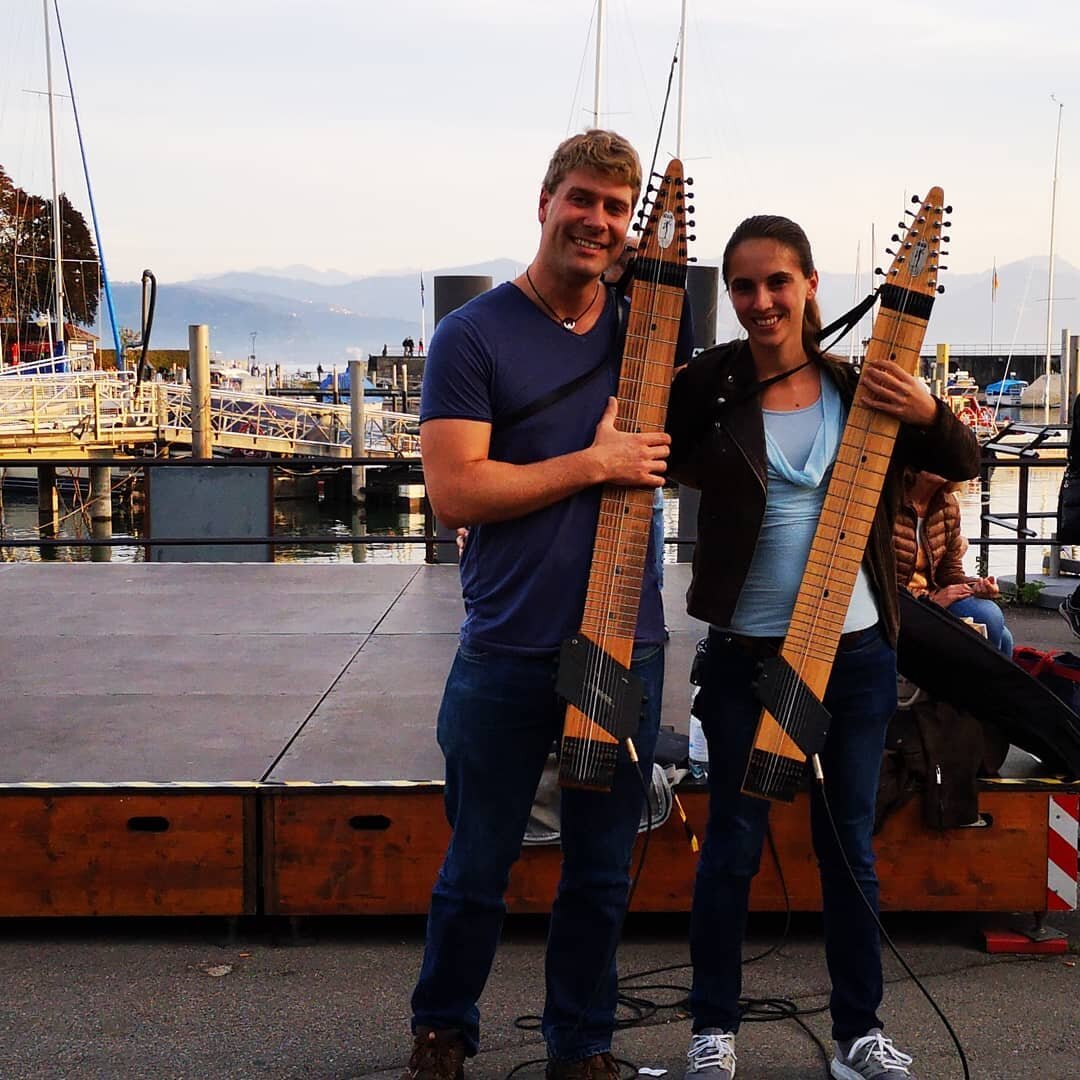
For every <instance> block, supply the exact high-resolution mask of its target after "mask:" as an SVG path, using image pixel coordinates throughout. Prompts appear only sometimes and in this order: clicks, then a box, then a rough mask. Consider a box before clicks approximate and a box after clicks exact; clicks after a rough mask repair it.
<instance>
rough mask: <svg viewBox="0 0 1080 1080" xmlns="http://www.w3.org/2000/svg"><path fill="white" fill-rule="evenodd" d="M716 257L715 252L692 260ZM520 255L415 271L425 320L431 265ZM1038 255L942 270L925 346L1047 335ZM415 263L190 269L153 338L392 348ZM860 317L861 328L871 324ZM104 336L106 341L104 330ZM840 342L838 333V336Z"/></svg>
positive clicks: (225, 350)
mask: <svg viewBox="0 0 1080 1080" xmlns="http://www.w3.org/2000/svg"><path fill="white" fill-rule="evenodd" d="M702 263H703V264H706V265H708V264H711V265H718V264H719V259H716V260H704V259H703V260H702ZM521 270H522V264H521V263H516V262H514V261H513V260H511V259H496V260H493V261H491V262H486V263H480V264H475V265H472V266H460V267H450V268H446V269H443V270H436V271H431V272H425V274H424V277H423V280H424V296H425V312H426V329H427V334H428V335H429V336H430V334H431V332H432V330H433V329H434V327H433V321H434V288H433V279H434V278H435V277H438V276H440V275H454V274H482V275H488V276H490V277H491V278H492V279H493V281H494V282H495V283H496V284H498V283H499V282H501V281H508V280H510V279H511V278H513V277H515V276H516V275H517V274H519V273H520V272H521ZM1046 271H1047V260H1046V256H1031V257H1029V258H1027V259H1023V260H1020V261H1018V262H1013V263H1009V264H1007V265H1005V266H1001V267H999V268H998V270H997V275H998V286H999V287H998V289H997V296H996V300H995V301H994V302H993V303H992V302H991V279H992V272H991V271H990V270H984V271H982V272H981V273H974V274H952V273H945V274H944V276H943V278H942V282H943V283H944V284H945V286H946V293H945V295H944V296H942V297H939V299H938V301H937V302H936V303H935V306H934V312H933V317H932V318H931V320H930V326H929V330H928V332H927V337H926V345H927V347H930V346H933V345H935V344H937V343H938V342H948V343H949V344H951V345H954V346H956V345H979V346H985V345H988V344H990V341H991V320H993V344H994V345H995V347H996V348H997V349H1001V350H1003V351H1008V349H1009V347H1010V346H1011V345H1013V344H1015V345H1016V346H1017V349H1018V351H1019V349H1020V347H1021V346H1026V347H1027V349H1026V350H1024V351H1029V352H1030V351H1034V350H1035V349H1037V348H1039V347H1044V346H1045V343H1046V306H1045V304H1046V277H1047V274H1046ZM1054 273H1055V282H1054V297H1055V299H1054V310H1053V316H1054V330H1053V337H1052V340H1053V342H1054V351H1055V352H1056V350H1057V343H1058V342H1059V341H1060V336H1061V329H1060V328H1062V327H1069V328H1070V329H1072V330H1073V331H1074V332H1080V270H1078V269H1077V268H1076V267H1074V266H1072V265H1070V264H1069V263H1067V262H1065V261H1064V260H1063V259H1057V260H1055V268H1054ZM420 280H421V278H420V273H419V271H413V272H410V273H402V274H392V275H382V276H376V277H363V278H350V277H349V276H348V275H347V274H345V273H343V272H341V271H335V270H331V271H320V270H313V269H311V268H309V267H304V266H288V267H284V268H282V269H272V268H266V267H260V268H259V269H256V270H251V271H235V272H230V273H226V274H217V275H210V276H204V277H198V278H195V279H193V280H191V281H182V282H176V283H164V282H163V283H159V285H158V295H157V305H156V311H155V315H154V326H153V333H152V345H153V347H154V348H157V349H183V348H187V337H188V329H187V328H188V326H189V325H190V324H192V323H206V324H208V325H209V327H210V347H211V350H212V351H213V352H214V353H220V354H221V356H222V357H223V358H227V359H239V358H241V357H245V356H248V355H249V354H250V353H251V351H252V336H251V335H252V334H253V333H254V334H255V341H254V347H255V353H256V356H257V358H258V360H259V361H260V362H261V363H280V364H283V365H286V366H288V367H306V368H314V367H315V366H316V365H319V364H321V365H322V366H323V367H324V368H329V367H331V366H333V365H338V366H344V365H345V364H346V363H347V362H348V361H349V360H350V359H362V358H364V357H366V355H367V354H368V353H377V352H380V351H381V350H382V347H383V345H387V346H388V347H389V349H390V351H391V352H395V351H397V350H399V349H400V343H401V341H402V339H404V338H405V337H407V336H411V337H413V338H414V339H419V338H420V337H421V336H422V334H421V330H420V302H421V296H420ZM871 287H872V286H871V284H870V282H869V280H868V279H867V277H866V275H864V278H863V280H862V281H861V282H860V283H859V287H858V289H856V280H855V276H854V275H853V274H833V273H826V272H822V274H821V285H820V288H819V291H818V296H819V299H820V302H821V308H822V316H823V318H824V320H825V321H826V322H829V321H831V320H832V319H833V318H836V317H837V316H839V315H841V314H842V313H843V312H844V311H846V310H847V309H848V308H849V307H851V306H852V305H853V304H854V303H855V301H856V299H857V298H859V297H862V296H864V295H866V293H867V292H869V290H870V288H871ZM113 296H114V301H115V304H116V310H117V319H118V321H119V322H120V324H121V326H128V327H133V328H134V327H137V326H138V325H139V319H140V316H139V312H140V310H141V288H140V286H139V285H138V284H136V283H127V282H121V283H118V284H114V286H113ZM717 324H718V325H717V340H720V341H723V340H726V339H728V338H732V337H736V336H737V335H738V330H739V327H738V325H737V323H736V322H735V318H734V315H733V313H732V311H731V305H730V304H729V303H728V302H727V298H726V295H725V294H724V293H723V291H721V295H720V303H719V314H718V319H717ZM869 326H870V322H869V318H868V317H867V319H865V320H864V323H863V327H862V333H863V334H868V333H869ZM106 343H107V342H106ZM836 348H837V350H838V351H840V352H844V351H846V348H847V345H846V342H844V343H841V344H839V345H837V346H836Z"/></svg>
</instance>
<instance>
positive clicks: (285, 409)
mask: <svg viewBox="0 0 1080 1080" xmlns="http://www.w3.org/2000/svg"><path fill="white" fill-rule="evenodd" d="M351 423H352V422H351V413H350V408H349V406H347V405H331V404H325V403H322V402H319V401H312V402H305V401H296V400H291V401H285V400H283V399H281V398H276V397H274V396H273V395H266V394H248V393H244V392H242V391H233V390H219V389H214V390H211V393H210V428H211V431H212V433H213V441H214V443H215V444H216V445H217V446H220V447H222V448H224V449H230V450H260V451H266V452H271V453H280V454H310V455H316V456H326V457H335V458H341V457H345V456H348V455H349V454H351V453H352V431H351ZM45 435H48V436H50V437H51V439H52V440H53V443H54V445H55V444H56V443H57V442H63V441H64V440H65V439H67V440H70V442H71V444H72V449H73V450H74V449H77V448H81V447H84V446H86V444H87V443H88V442H94V443H97V444H101V443H105V444H111V445H120V444H124V443H138V442H150V441H163V442H174V443H179V444H184V445H190V443H191V388H190V386H188V385H180V384H178V383H161V382H150V383H142V384H140V385H139V386H138V387H137V388H136V386H135V382H134V379H133V378H132V376H131V374H130V373H127V372H122V373H119V374H118V373H116V372H103V371H90V372H77V373H68V374H59V375H48V376H35V377H33V378H4V379H0V449H7V450H9V451H12V452H17V451H18V450H25V449H28V448H29V446H28V440H30V439H36V438H38V437H41V436H45ZM362 445H363V449H364V451H365V452H369V453H374V454H378V455H385V456H388V457H402V456H408V455H410V454H416V453H418V452H419V449H420V436H419V422H418V418H417V417H416V416H415V415H413V414H411V413H397V412H388V411H385V410H381V409H375V408H372V409H370V410H365V414H364V439H363V443H362Z"/></svg>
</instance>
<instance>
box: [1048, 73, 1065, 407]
mask: <svg viewBox="0 0 1080 1080" xmlns="http://www.w3.org/2000/svg"><path fill="white" fill-rule="evenodd" d="M1050 100H1051V101H1053V102H1055V104H1056V105H1057V107H1058V121H1057V139H1056V141H1055V142H1054V181H1053V183H1052V184H1051V186H1050V271H1049V274H1048V278H1047V284H1046V400H1045V402H1044V414H1043V422H1044V423H1046V424H1049V423H1050V335H1051V334H1052V333H1053V326H1054V211H1055V209H1056V207H1057V181H1058V153H1059V151H1060V150H1061V113H1062V110H1063V109H1064V108H1065V106H1064V105H1063V104H1062V103H1061V102H1060V101H1058V100H1057V99H1056V98H1055V97H1054V95H1053V94H1051V95H1050ZM1066 362H1067V358H1066V356H1065V355H1064V353H1063V354H1062V357H1061V373H1062V374H1061V382H1062V388H1064V385H1065V364H1066ZM1062 404H1064V399H1063V400H1062Z"/></svg>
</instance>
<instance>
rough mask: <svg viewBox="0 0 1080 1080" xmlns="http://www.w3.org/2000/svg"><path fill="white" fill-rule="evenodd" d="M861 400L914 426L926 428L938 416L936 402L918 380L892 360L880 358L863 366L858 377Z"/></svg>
mask: <svg viewBox="0 0 1080 1080" xmlns="http://www.w3.org/2000/svg"><path fill="white" fill-rule="evenodd" d="M859 385H860V386H861V387H862V392H863V403H864V404H866V405H869V406H870V407H871V408H872V409H877V410H878V411H879V412H883V413H888V414H889V416H895V417H896V419H897V420H900V421H901V422H903V423H905V424H911V425H913V426H914V427H929V426H930V424H932V423H933V422H934V417H935V416H936V415H937V403H936V402H935V401H934V398H933V395H931V393H930V391H929V390H927V388H926V386H925V385H924V384H923V382H922V380H921V379H917V378H916V377H915V376H914V375H912V374H910V373H909V372H907V371H905V370H904V369H903V368H902V367H901V366H900V365H899V364H895V363H893V362H892V361H891V360H879V361H877V362H876V363H874V364H867V366H866V367H864V368H863V371H862V377H861V378H860V380H859Z"/></svg>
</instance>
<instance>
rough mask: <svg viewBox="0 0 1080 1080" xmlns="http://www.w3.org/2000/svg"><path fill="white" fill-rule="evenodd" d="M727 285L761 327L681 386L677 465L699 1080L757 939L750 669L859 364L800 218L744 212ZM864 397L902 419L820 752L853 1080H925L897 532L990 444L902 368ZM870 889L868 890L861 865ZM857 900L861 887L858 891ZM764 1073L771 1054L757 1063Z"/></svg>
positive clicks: (726, 1041)
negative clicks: (693, 755) (911, 965)
mask: <svg viewBox="0 0 1080 1080" xmlns="http://www.w3.org/2000/svg"><path fill="white" fill-rule="evenodd" d="M723 278H724V284H725V285H726V286H727V289H728V293H729V295H730V297H731V303H732V306H733V307H734V309H735V314H736V316H737V318H738V320H739V323H740V324H741V325H742V327H743V329H744V330H745V331H746V338H745V339H741V340H738V341H734V342H729V343H727V344H725V345H720V346H717V347H715V348H713V349H709V350H707V351H706V352H704V353H702V354H701V355H700V356H698V357H696V358H695V359H694V360H693V361H691V363H690V364H689V365H688V366H687V367H686V368H685V369H683V371H682V372H681V373H680V374H679V376H678V377H677V378H676V380H675V382H674V384H673V386H672V395H671V406H670V412H669V420H668V430H669V431H670V432H671V436H672V444H671V457H670V458H669V462H668V472H669V474H670V475H673V476H674V477H675V478H676V479H678V480H679V481H680V482H682V483H685V484H690V485H691V486H693V487H697V488H700V489H701V502H700V507H699V512H698V533H697V535H698V540H697V547H696V549H695V551H694V571H693V579H692V582H691V585H690V589H689V592H688V594H687V607H688V610H689V613H690V614H691V615H692V616H694V617H695V618H698V619H701V620H702V621H704V622H707V623H709V624H710V630H709V638H708V653H707V656H706V660H705V664H704V669H705V670H704V674H703V676H702V680H701V684H700V690H699V691H698V694H697V697H696V699H695V704H694V712H695V713H696V714H697V715H698V716H699V717H700V719H701V721H702V726H703V727H704V730H705V734H706V737H707V739H708V742H709V821H708V827H707V831H706V837H705V844H704V847H703V848H702V852H701V858H700V861H699V863H698V874H697V881H696V884H695V889H694V901H693V909H692V915H691V923H690V950H691V959H692V961H693V966H694V978H693V987H692V990H691V994H690V1007H691V1012H692V1014H693V1035H692V1038H691V1043H690V1050H689V1054H688V1059H689V1066H688V1068H687V1072H686V1076H687V1078H688V1080H691V1078H692V1080H731V1078H732V1077H733V1076H734V1075H735V1035H736V1032H737V1031H738V1028H739V1020H740V1005H739V997H740V991H741V980H740V965H741V961H742V937H743V930H744V927H745V925H746V914H747V907H748V900H749V894H750V882H751V879H752V878H753V876H754V874H756V873H757V870H758V865H759V861H760V855H761V846H762V842H763V840H764V837H765V830H766V826H767V822H768V814H769V803H768V802H767V801H765V800H762V799H757V798H752V797H750V796H746V795H743V794H742V793H741V791H740V787H741V784H742V780H743V776H744V774H745V771H746V766H747V761H748V759H749V755H750V748H751V745H752V743H753V737H754V731H755V728H756V726H757V720H758V717H759V715H760V713H761V704H760V702H759V701H758V699H757V697H756V696H755V694H754V690H753V686H752V684H753V681H754V679H755V677H756V668H757V664H758V662H759V661H760V660H762V659H763V658H765V657H768V656H770V655H775V654H776V653H777V652H778V651H779V649H780V646H781V644H782V642H783V639H784V636H785V635H786V633H787V631H788V624H789V622H790V619H791V612H792V608H793V607H794V603H795V596H796V594H797V592H798V589H799V585H800V583H801V581H802V577H803V571H804V569H805V566H806V560H807V555H808V553H809V550H810V544H811V542H812V540H813V537H814V532H815V530H816V528H817V524H818V518H819V517H820V515H821V507H822V504H823V501H824V498H825V492H826V489H827V487H828V484H829V477H830V475H831V471H832V464H833V460H834V458H835V456H836V452H837V447H838V446H839V444H840V439H841V436H842V433H843V430H844V424H845V421H846V418H847V412H848V409H849V407H850V405H851V402H852V399H853V397H854V393H855V388H856V385H857V383H858V381H859V371H858V369H857V368H855V367H854V366H852V365H850V364H845V363H841V362H839V361H838V360H837V359H835V358H834V357H831V356H829V355H827V354H825V353H823V352H822V351H821V349H820V347H819V345H818V332H819V330H820V328H821V317H820V315H819V313H818V307H817V290H818V273H817V270H816V269H815V267H814V259H813V255H812V253H811V250H810V243H809V241H808V240H807V238H806V234H805V233H804V232H803V230H802V229H801V228H800V227H799V226H798V225H796V224H795V222H793V221H790V220H789V219H788V218H783V217H778V216H774V215H761V216H758V217H751V218H747V219H746V220H745V221H743V222H742V224H740V225H739V227H738V228H737V229H736V230H735V232H734V233H733V235H732V237H731V239H730V240H729V241H728V244H727V247H726V248H725V250H724V260H723ZM862 383H863V387H864V393H865V394H866V398H865V401H866V404H868V405H870V406H871V407H873V408H876V409H880V410H881V411H882V412H885V413H888V414H889V415H890V416H894V417H896V418H897V419H898V420H900V421H901V428H900V434H899V436H898V438H897V442H896V449H895V452H894V456H893V461H892V464H891V466H890V469H889V472H888V474H887V476H886V478H885V483H884V489H883V492H882V496H881V501H880V504H879V505H878V508H877V512H876V516H875V518H874V523H873V526H872V529H871V534H870V538H869V543H868V545H867V549H866V554H865V556H864V558H863V562H862V565H861V566H860V567H859V569H858V571H857V576H856V581H855V586H854V590H853V594H852V599H851V603H850V606H849V608H848V612H847V616H846V619H845V622H844V625H843V634H842V637H841V640H840V647H839V651H838V653H837V656H836V661H835V664H834V666H833V670H832V676H831V678H830V681H829V684H828V689H827V691H826V695H825V707H826V709H828V711H829V712H830V713H831V715H832V720H831V725H830V729H829V734H828V738H827V740H826V744H825V748H824V750H823V751H822V753H821V755H820V756H821V760H822V762H823V766H824V773H825V791H826V794H827V797H828V801H829V805H830V807H831V808H832V815H833V817H834V819H835V820H836V823H837V828H838V830H839V834H840V837H841V842H842V845H843V851H842V852H841V851H839V850H837V844H836V840H835V839H834V837H833V834H832V830H831V828H830V825H829V822H828V819H827V817H826V814H825V808H824V805H823V802H822V799H821V795H820V792H819V791H818V790H817V789H816V787H815V790H814V791H813V792H812V795H811V825H812V834H813V841H814V849H815V851H816V853H817V857H818V863H819V868H820V875H821V888H822V897H823V904H824V917H825V918H824V922H825V955H826V959H827V961H828V968H829V974H830V977H831V979H832V987H833V990H832V997H831V1000H830V1009H831V1012H832V1021H833V1038H834V1039H835V1040H836V1044H837V1046H836V1054H835V1057H834V1058H833V1060H832V1062H831V1072H832V1076H833V1077H836V1078H839V1080H860V1078H861V1080H866V1078H875V1080H898V1078H900V1077H910V1076H912V1075H913V1073H912V1072H911V1070H910V1066H911V1057H910V1056H909V1055H907V1054H904V1053H902V1052H901V1051H900V1050H898V1049H897V1048H896V1046H895V1045H894V1044H893V1042H892V1040H891V1039H890V1038H888V1037H887V1036H885V1035H884V1034H883V1031H882V1022H881V1020H880V1019H879V1017H878V1007H879V1005H880V1004H881V999H882V975H881V956H880V942H879V936H878V929H877V925H876V923H875V920H874V917H873V915H872V914H871V910H874V911H876V909H877V901H878V884H877V877H876V875H875V872H874V853H873V849H872V847H871V832H872V829H873V823H874V802H875V797H876V794H877V779H878V772H879V768H880V762H881V753H882V749H883V746H884V740H885V728H886V725H887V724H888V722H889V719H890V717H891V716H892V714H893V711H894V710H895V707H896V653H895V645H896V635H897V628H898V622H899V616H898V601H897V593H896V565H895V556H894V554H893V546H892V524H893V520H894V519H895V516H896V511H897V507H898V505H899V500H900V492H901V488H902V473H903V468H904V466H905V465H911V466H912V467H914V468H927V469H932V470H933V471H934V472H936V473H938V474H940V475H942V476H944V477H946V478H948V479H950V480H963V479H967V478H968V477H971V476H974V475H975V474H976V473H977V471H978V460H979V452H978V446H977V444H976V441H975V438H974V436H973V435H972V434H971V432H970V431H969V430H968V429H967V428H966V427H964V425H963V424H961V423H960V422H959V421H958V420H956V418H955V417H954V416H953V415H952V413H951V412H950V410H949V409H948V408H947V407H946V406H945V405H944V404H943V403H942V402H940V401H938V400H937V399H935V398H934V397H932V396H931V395H930V393H929V391H928V390H927V389H926V388H925V387H924V386H923V384H922V383H921V382H920V381H919V380H918V379H917V378H915V377H914V376H913V375H910V374H908V373H907V372H906V371H904V369H903V368H901V367H900V366H898V365H897V364H894V363H891V362H889V361H885V362H882V363H875V364H874V365H872V366H870V367H867V368H866V370H865V371H863V372H862ZM848 865H850V867H851V871H852V873H853V874H854V877H855V878H856V879H857V881H858V889H856V887H855V884H854V882H853V881H852V878H851V875H849V873H848V869H847V866H848ZM860 892H861V894H862V895H859V893H860ZM761 1068H765V1070H766V1071H767V1066H761V1067H759V1071H760V1069H761Z"/></svg>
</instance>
